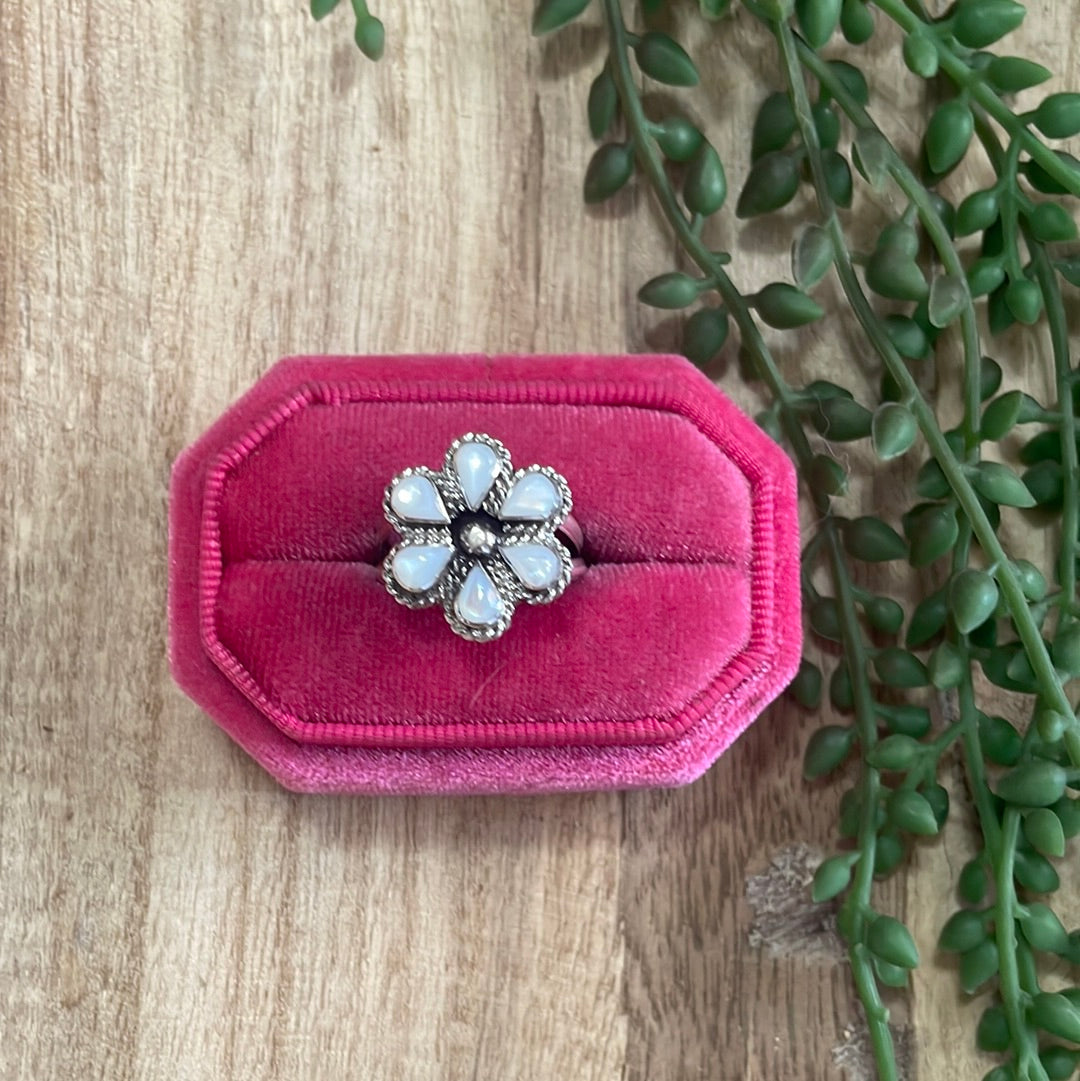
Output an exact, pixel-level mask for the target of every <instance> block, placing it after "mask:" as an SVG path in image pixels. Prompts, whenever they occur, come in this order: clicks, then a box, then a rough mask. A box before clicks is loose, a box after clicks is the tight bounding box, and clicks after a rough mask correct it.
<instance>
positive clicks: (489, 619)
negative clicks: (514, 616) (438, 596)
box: [454, 563, 504, 627]
mask: <svg viewBox="0 0 1080 1081" xmlns="http://www.w3.org/2000/svg"><path fill="white" fill-rule="evenodd" d="M454 611H455V612H456V613H457V617H458V619H460V620H461V621H462V623H468V624H469V626H470V627H490V626H491V625H492V624H494V623H498V622H499V620H500V619H501V618H502V615H503V611H504V606H503V599H502V597H501V596H500V595H499V591H498V589H497V588H496V586H495V583H494V582H493V581H492V580H491V576H490V575H489V574H488V572H487V571H486V570H484V568H483V567H482V566H481V565H480V564H479V563H477V564H476V566H474V567H473V569H472V570H471V571H469V573H468V576H467V577H466V578H465V581H464V582H463V583H462V586H461V589H459V590H458V595H457V597H455V598H454Z"/></svg>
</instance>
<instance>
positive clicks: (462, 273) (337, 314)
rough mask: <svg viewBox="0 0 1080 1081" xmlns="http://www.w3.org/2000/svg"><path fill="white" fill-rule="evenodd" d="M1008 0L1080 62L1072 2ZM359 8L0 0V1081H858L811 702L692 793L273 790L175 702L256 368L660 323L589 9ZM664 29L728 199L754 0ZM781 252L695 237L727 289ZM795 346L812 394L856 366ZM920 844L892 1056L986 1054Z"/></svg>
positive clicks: (588, 335) (953, 862) (939, 879)
mask: <svg viewBox="0 0 1080 1081" xmlns="http://www.w3.org/2000/svg"><path fill="white" fill-rule="evenodd" d="M1033 8H1034V12H1035V17H1034V22H1035V25H1034V26H1033V27H1032V28H1031V29H1030V30H1029V31H1027V33H1026V39H1025V41H1026V45H1027V48H1028V50H1029V52H1034V55H1036V56H1037V57H1038V58H1041V59H1044V60H1047V62H1048V63H1049V64H1050V65H1051V66H1052V67H1053V68H1054V69H1055V70H1059V69H1063V68H1064V69H1067V70H1071V71H1072V72H1073V73H1074V75H1075V74H1076V72H1077V64H1076V62H1075V57H1074V55H1073V52H1072V51H1070V52H1069V55H1068V56H1066V55H1064V49H1065V46H1064V45H1061V46H1060V48H1059V46H1058V45H1057V44H1055V43H1065V42H1070V41H1071V40H1072V33H1071V24H1070V19H1071V18H1072V14H1073V7H1072V5H1071V4H1070V3H1069V0H1046V2H1044V3H1040V4H1036V5H1033ZM380 13H381V14H382V15H383V17H384V18H385V21H386V23H387V26H388V49H387V56H386V58H385V60H384V61H383V62H382V63H381V64H379V65H371V64H369V63H368V62H366V61H364V60H363V58H362V57H360V56H359V54H358V53H357V52H356V50H355V49H354V48H353V46H352V44H351V41H350V26H349V18H348V15H347V14H346V12H344V11H342V12H341V13H339V14H338V15H337V16H335V17H334V18H332V19H330V20H328V21H327V23H326V24H324V25H323V26H321V27H316V26H314V25H312V24H311V23H310V21H309V19H308V18H307V16H306V13H305V11H304V5H303V4H302V3H300V0H252V2H250V3H243V4H241V3H232V2H230V3H221V2H219V0H186V2H183V3H178V4H150V3H138V2H136V0H75V2H73V3H70V4H28V3H9V4H4V5H3V6H2V7H0V42H2V59H0V101H2V108H3V113H2V117H0V305H2V306H0V336H2V337H0V341H2V365H0V497H2V505H3V509H2V513H0V558H2V566H3V575H4V578H3V583H4V594H5V599H4V601H3V602H2V608H0V633H2V640H0V641H2V644H0V706H2V725H3V727H2V733H3V738H2V744H0V761H2V766H0V771H2V772H0V913H2V916H0V1078H3V1079H4V1081H15V1079H26V1081H51V1079H68V1078H77V1079H80V1081H81V1079H84V1078H85V1079H90V1078H107V1079H129V1078H130V1079H140V1081H141V1079H147V1081H149V1079H158V1078H161V1079H166V1078H167V1079H169V1081H194V1079H200V1081H201V1079H206V1081H211V1079H214V1081H218V1079H223V1078H224V1079H231V1078H237V1079H240V1078H243V1079H251V1081H256V1079H299V1078H303V1079H309V1081H321V1079H331V1081H337V1079H344V1078H364V1079H365V1081H381V1079H394V1081H396V1079H402V1081H430V1079H434V1078H451V1079H455V1081H456V1079H459V1078H462V1079H464V1078H476V1079H480V1081H493V1079H500V1081H514V1079H522V1081H539V1079H546V1078H551V1079H560V1081H561V1079H564V1078H565V1079H570V1078H573V1079H575V1081H585V1079H614V1078H628V1079H635V1081H636V1079H645V1078H648V1079H650V1081H668V1079H671V1081H676V1079H678V1081H689V1079H696V1078H710V1079H727V1078H755V1079H756V1078H761V1079H765V1078H769V1079H772V1078H793V1079H795V1078H797V1079H803V1078H819V1077H829V1076H835V1075H836V1074H837V1071H838V1068H839V1067H838V1062H845V1063H847V1064H848V1065H849V1066H851V1068H852V1070H853V1071H854V1072H853V1076H861V1074H860V1072H859V1061H860V1060H859V1051H860V1046H861V1045H860V1037H859V1013H858V1009H857V1006H856V1004H855V1002H854V1000H853V998H852V995H851V993H850V991H849V987H848V981H847V975H846V972H845V970H844V968H843V966H842V965H839V964H837V956H838V953H837V949H836V943H835V941H834V940H833V939H832V937H831V934H830V932H829V930H828V927H829V918H828V913H827V912H821V911H817V910H813V909H810V908H809V907H808V906H807V903H806V900H805V896H806V891H805V882H806V877H807V874H808V868H810V867H812V865H813V861H814V859H815V858H817V856H818V855H819V854H820V850H821V848H822V846H825V845H827V844H828V843H829V838H830V837H831V835H832V829H833V823H834V811H835V803H836V797H837V791H836V789H835V788H824V789H820V790H819V789H813V788H808V787H807V786H805V785H804V784H803V783H802V782H801V781H800V780H799V779H798V764H799V757H800V752H801V747H802V745H803V743H804V741H805V737H806V733H807V732H808V731H809V730H810V728H811V727H813V726H814V725H816V724H817V723H820V719H819V718H806V717H804V716H802V715H800V714H799V713H797V712H796V711H793V710H792V709H791V708H790V707H788V706H784V705H780V706H777V707H776V708H774V709H772V710H770V711H769V713H768V714H767V715H766V716H765V717H764V718H763V719H762V720H761V721H760V722H759V723H758V724H757V725H756V726H755V727H754V728H753V729H752V730H751V731H750V732H749V733H748V734H747V735H746V736H745V737H744V738H743V739H742V740H741V741H740V742H739V743H738V744H737V746H736V747H735V748H733V750H732V751H731V752H730V753H729V754H728V755H727V756H726V757H725V758H724V759H723V760H722V761H721V762H720V763H719V764H718V765H717V766H716V768H714V769H713V770H712V771H711V772H710V773H709V774H708V776H707V777H706V778H705V779H704V780H702V781H701V782H699V783H697V784H695V785H693V786H691V787H689V788H687V789H685V790H682V791H674V792H638V793H633V794H625V795H619V794H599V795H582V796H574V797H562V798H540V799H467V800H440V799H414V800H403V799H399V800H364V799H329V798H302V797H296V796H291V795H289V794H287V793H285V792H283V791H281V790H279V789H278V788H277V787H276V786H275V784H274V783H273V782H272V781H270V780H269V779H268V777H267V776H266V775H265V774H264V773H263V772H262V771H261V770H260V769H259V768H258V767H257V766H256V765H255V764H254V763H253V762H252V761H250V760H249V759H248V758H247V757H246V756H245V755H244V754H243V753H242V752H240V751H239V750H238V749H237V748H236V747H234V746H233V745H232V744H231V743H230V741H229V740H228V739H227V738H226V737H225V736H224V735H223V734H222V733H221V732H220V731H219V730H218V729H217V728H216V727H215V726H214V725H213V724H212V723H211V722H210V721H209V720H208V718H207V717H206V716H205V715H203V714H202V713H201V712H200V710H199V709H198V708H196V707H195V706H194V705H193V704H192V703H191V702H189V701H188V700H187V699H186V698H185V697H184V696H183V695H182V694H180V693H179V691H177V689H176V688H175V687H174V686H173V685H172V683H171V681H170V678H169V675H168V671H167V667H166V661H165V646H164V640H165V630H164V588H165V585H164V583H165V509H166V484H167V477H168V470H169V466H170V463H171V461H172V460H173V458H174V457H175V455H176V454H177V453H178V451H179V450H180V449H181V448H182V447H183V446H185V445H186V444H187V443H188V442H190V441H191V440H192V439H193V438H194V437H195V436H196V435H198V434H199V432H201V431H202V430H203V428H204V427H205V426H206V425H207V424H209V423H210V421H212V420H213V419H214V417H215V416H217V415H218V413H220V412H221V410H222V409H223V408H224V407H225V406H226V405H227V404H228V403H229V402H230V401H231V400H232V399H233V398H234V397H235V396H236V395H238V394H239V393H240V392H241V391H242V390H243V389H245V388H246V387H247V386H249V385H250V384H251V383H252V382H253V381H254V380H255V379H256V378H258V376H259V375H261V374H262V373H263V372H264V371H265V370H266V369H267V367H268V366H269V365H270V364H271V363H272V362H273V361H274V360H275V359H276V358H277V357H279V356H281V355H284V354H288V353H290V352H300V351H310V352H368V351H370V352H380V351H408V350H416V351H422V350H430V351H443V350H447V351H452V350H491V351H511V350H521V351H530V350H537V351H541V350H543V351H560V350H568V351H589V350H600V351H612V352H616V351H625V350H627V349H630V350H645V349H649V348H665V347H668V346H670V345H671V344H672V343H673V341H674V337H673V335H674V326H675V324H674V322H673V321H672V320H670V319H667V320H665V319H662V318H660V319H658V318H655V317H654V316H653V315H650V314H649V313H646V312H643V311H642V310H641V309H639V308H638V307H637V305H636V304H635V303H634V301H633V295H634V292H635V290H636V288H637V286H638V285H639V284H640V283H641V281H643V280H644V279H645V278H646V277H649V276H651V275H652V274H654V273H658V272H660V271H663V270H666V269H669V268H670V264H671V244H670V242H669V240H668V239H667V237H666V235H665V233H664V231H663V229H662V228H661V227H660V226H659V224H658V222H657V220H656V216H655V214H654V213H653V212H652V211H651V210H650V208H649V205H648V203H647V200H645V199H644V198H642V197H640V196H638V195H635V194H633V193H630V192H628V193H625V194H624V195H623V196H620V198H619V199H617V200H616V201H615V202H614V203H613V204H612V205H611V206H609V207H605V208H603V209H600V210H593V211H586V210H585V209H584V208H583V207H582V205H581V203H580V194H579V193H580V184H581V176H582V171H583V168H584V164H585V162H586V160H587V159H588V156H589V153H590V145H589V140H588V133H587V130H586V126H585V121H584V115H583V114H584V108H583V104H584V100H585V96H586V92H587V88H588V84H589V82H590V80H591V78H592V76H593V74H594V73H595V71H596V69H597V68H598V66H599V64H600V60H601V54H600V48H601V36H600V33H599V30H598V23H597V22H596V21H595V19H596V17H597V16H596V13H594V14H593V16H592V17H591V20H592V21H588V22H587V25H586V26H584V27H582V28H578V29H574V30H571V31H569V32H568V33H567V34H565V35H563V36H562V37H560V38H559V39H558V40H557V41H555V42H553V43H548V44H545V45H540V44H538V43H536V42H535V41H533V40H532V39H530V37H529V35H528V32H527V29H528V17H529V5H528V3H527V0H517V2H515V3H512V4H508V5H502V4H496V3H491V4H467V3H436V2H434V0H423V2H418V3H413V4H409V5H405V4H396V3H390V2H387V3H386V5H385V9H384V10H382V11H381V12H380ZM692 40H695V41H697V42H698V48H697V49H696V51H697V54H698V56H699V57H700V58H701V60H702V62H703V64H704V65H705V66H707V67H708V69H709V71H710V73H711V74H710V76H709V78H708V80H707V85H706V86H705V87H703V88H702V89H701V90H699V91H697V92H695V94H694V96H693V98H692V99H691V100H692V101H693V103H694V107H695V108H696V109H697V110H698V114H699V115H700V116H701V117H702V118H704V119H705V120H707V122H708V125H709V129H710V132H711V133H712V135H713V138H714V141H716V142H717V143H718V145H720V146H721V147H722V149H723V153H724V157H725V159H726V160H727V162H728V163H729V168H730V172H731V184H732V188H733V189H734V190H737V189H738V187H739V185H740V183H741V179H742V176H743V175H744V171H745V168H746V160H747V131H748V127H749V118H750V116H751V115H752V113H751V110H752V108H753V106H754V105H755V104H756V102H757V101H759V100H760V98H761V97H762V96H763V94H764V93H765V91H766V90H767V89H772V85H771V83H770V84H765V83H763V82H762V79H761V72H762V71H765V70H769V71H775V70H776V68H775V60H774V58H773V54H772V53H771V51H770V47H769V45H768V43H767V42H766V41H765V39H764V38H763V37H762V36H761V35H760V34H759V33H757V32H756V30H754V28H753V27H752V26H751V25H750V24H749V20H748V19H746V18H745V16H740V17H739V19H738V20H737V23H736V25H735V26H734V27H728V28H726V29H725V31H724V32H723V34H722V35H720V37H719V39H718V40H716V41H715V42H713V43H707V42H706V41H705V40H704V39H703V37H702V35H701V34H695V35H694V36H693V38H692ZM892 41H893V44H895V39H892ZM1025 41H1021V42H1019V43H1018V47H1019V48H1020V51H1023V47H1024V45H1025ZM1069 49H1070V50H1071V49H1072V47H1071V45H1070V46H1069ZM893 51H895V50H893ZM1048 58H1049V59H1048ZM877 70H878V73H879V74H880V75H882V76H883V77H884V78H885V79H886V80H887V85H888V92H889V95H890V98H896V97H897V95H899V100H898V104H899V106H900V107H901V111H899V112H897V113H896V115H899V116H901V117H902V116H903V115H904V114H903V110H904V109H921V108H922V107H923V105H922V100H921V98H919V97H918V94H919V93H920V92H921V91H920V90H919V89H918V88H917V87H916V86H915V85H914V81H913V80H911V79H906V80H905V79H901V78H900V76H899V75H898V74H896V73H895V72H894V71H893V69H892V68H890V67H888V66H884V67H881V66H879V67H878V69H877ZM894 75H895V78H894ZM1078 81H1080V80H1078V79H1076V78H1075V77H1074V78H1072V79H1071V80H1068V79H1066V80H1061V81H1060V82H1058V83H1055V84H1053V85H1054V88H1055V89H1056V88H1064V87H1065V86H1067V85H1070V83H1076V82H1078ZM897 86H900V87H901V89H900V90H899V91H897V89H896V87H897ZM900 134H901V137H903V132H902V131H901V133H900ZM909 141H910V139H909ZM789 239H790V238H789V236H788V235H786V234H785V226H784V223H783V222H781V223H780V224H772V225H770V226H767V227H763V226H760V225H754V226H749V227H744V226H742V225H736V223H735V222H734V219H733V218H732V217H731V216H730V214H728V215H725V216H724V218H723V221H722V223H721V224H720V225H719V226H718V242H723V243H724V244H726V245H730V246H731V247H732V250H733V251H734V252H735V253H736V277H737V279H738V280H739V281H741V282H743V283H744V284H745V285H746V286H747V287H752V286H753V285H755V284H762V283H763V282H764V281H766V280H769V279H770V278H771V277H776V276H778V275H783V274H785V273H786V250H787V247H788V243H789ZM826 295H827V291H826ZM778 340H779V339H778ZM799 340H800V341H801V342H802V343H803V345H802V346H801V347H800V349H801V356H799V357H796V356H794V355H793V351H792V346H791V344H790V342H791V341H792V339H790V338H789V339H784V340H783V341H781V345H780V349H781V355H782V356H783V357H784V358H785V360H786V361H787V362H788V363H794V362H797V361H799V360H801V361H803V362H805V363H807V364H808V365H814V366H816V367H817V370H818V372H819V374H827V373H828V371H830V370H832V371H837V370H840V369H843V368H844V367H845V366H847V365H848V364H849V358H850V357H851V356H852V355H853V354H854V353H856V352H857V351H861V346H860V345H859V343H858V341H857V339H856V337H855V335H854V334H852V333H851V332H850V328H848V327H847V326H846V325H845V324H844V323H843V322H842V321H838V320H832V321H830V323H829V324H828V326H827V327H826V328H825V329H824V330H822V331H820V332H811V333H808V334H806V335H804V336H802V337H801V338H800V339H799ZM785 341H786V342H787V343H788V344H784V342H785ZM718 375H720V376H721V378H722V379H723V382H724V385H725V386H726V387H727V388H728V389H729V390H730V392H731V393H733V394H734V395H735V396H736V397H737V399H738V400H739V401H741V402H742V403H744V404H746V405H747V406H751V405H752V404H753V399H752V397H751V396H749V395H748V394H747V393H746V392H745V391H743V390H742V389H741V388H740V387H739V386H738V382H737V379H736V377H735V374H734V372H733V371H732V372H730V373H729V374H723V373H721V372H720V371H719V370H718ZM888 498H889V496H888V490H887V486H883V494H881V495H880V497H875V495H874V493H873V492H870V493H868V494H867V499H868V501H874V500H875V499H877V500H878V501H879V502H880V501H881V500H884V501H886V502H887V500H888ZM951 837H952V839H950V840H948V841H946V842H945V843H944V844H942V843H938V844H936V845H927V846H923V847H921V848H920V851H919V854H918V855H917V857H916V859H915V863H914V868H913V873H912V874H911V875H910V876H908V877H905V878H903V879H902V880H898V881H897V882H895V883H893V884H889V885H887V886H885V887H883V888H882V889H881V891H880V897H881V904H882V906H883V907H885V908H886V909H887V910H892V911H895V912H896V913H898V914H900V915H902V916H906V917H907V918H908V919H909V920H910V921H911V922H912V924H913V926H914V927H915V928H916V931H917V933H918V935H919V938H920V940H921V941H922V942H923V944H924V947H926V954H927V957H928V963H927V964H926V965H925V966H924V968H923V969H922V970H920V972H919V974H918V975H917V977H916V981H915V989H914V992H913V994H912V995H910V996H908V997H900V998H897V999H896V1000H895V1003H894V1013H895V1018H896V1020H897V1026H898V1032H899V1033H900V1035H901V1038H902V1043H903V1047H904V1049H905V1056H906V1059H907V1060H908V1061H909V1063H910V1072H909V1074H908V1076H909V1077H921V1078H937V1077H954V1076H955V1077H978V1076H981V1074H982V1072H983V1071H984V1070H985V1069H986V1068H987V1066H988V1064H989V1063H988V1062H985V1061H980V1060H979V1058H978V1056H976V1055H975V1053H974V1052H973V1051H971V1050H970V1047H971V1042H972V1035H971V1034H972V1026H973V1022H974V1018H975V1016H976V1012H977V1011H976V1007H974V1006H972V1005H970V1004H965V1003H963V1002H961V1001H960V998H959V995H958V992H957V991H956V983H955V978H954V974H953V973H952V972H951V971H950V970H949V969H948V966H947V965H945V964H944V963H942V962H941V960H940V958H938V959H934V957H933V951H932V949H931V948H930V945H931V943H932V941H933V938H934V935H935V934H936V927H937V926H938V925H939V924H940V922H941V919H942V918H943V916H944V915H945V914H946V913H947V912H948V910H949V906H950V903H951V902H950V899H949V897H948V890H947V888H946V886H945V883H947V882H949V881H950V880H951V876H952V875H953V874H954V873H955V868H956V866H957V862H958V860H959V859H960V858H961V853H962V850H963V846H964V841H963V839H962V838H961V837H959V836H958V835H957V834H956V832H955V831H954V833H953V834H951Z"/></svg>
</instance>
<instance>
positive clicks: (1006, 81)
mask: <svg viewBox="0 0 1080 1081" xmlns="http://www.w3.org/2000/svg"><path fill="white" fill-rule="evenodd" d="M1050 74H1051V73H1050V71H1049V70H1048V69H1047V68H1044V67H1043V66H1042V64H1036V63H1035V61H1034V60H1025V59H1023V57H1020V56H995V57H994V58H993V60H991V61H990V64H989V66H988V67H987V69H986V77H987V78H988V79H989V80H990V84H991V85H992V86H993V87H994V89H995V90H997V91H998V92H999V93H1002V94H1018V93H1019V92H1020V91H1021V90H1027V89H1029V88H1030V87H1032V86H1038V85H1039V83H1044V82H1046V80H1047V79H1049V78H1050Z"/></svg>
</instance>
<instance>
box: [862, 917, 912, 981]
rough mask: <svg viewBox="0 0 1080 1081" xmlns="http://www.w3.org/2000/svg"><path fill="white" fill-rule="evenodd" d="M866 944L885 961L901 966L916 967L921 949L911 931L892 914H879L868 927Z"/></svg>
mask: <svg viewBox="0 0 1080 1081" xmlns="http://www.w3.org/2000/svg"><path fill="white" fill-rule="evenodd" d="M866 945H867V946H868V947H869V949H870V952H871V953H872V954H874V955H875V956H876V957H880V958H881V959H882V960H883V961H888V962H889V964H891V965H897V966H899V967H900V968H915V967H916V966H917V965H918V963H919V951H918V948H917V947H916V946H915V940H914V939H913V938H912V937H911V932H910V931H909V930H908V929H907V928H906V927H905V926H904V925H903V924H902V923H901V922H900V921H899V920H897V919H894V918H893V917H892V916H878V917H877V918H876V919H875V920H874V921H873V922H872V923H871V924H870V926H869V927H868V928H867V931H866Z"/></svg>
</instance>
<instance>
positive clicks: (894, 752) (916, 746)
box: [866, 735, 925, 770]
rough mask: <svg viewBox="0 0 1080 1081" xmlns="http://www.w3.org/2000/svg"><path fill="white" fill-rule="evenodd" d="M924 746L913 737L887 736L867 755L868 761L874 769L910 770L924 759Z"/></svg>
mask: <svg viewBox="0 0 1080 1081" xmlns="http://www.w3.org/2000/svg"><path fill="white" fill-rule="evenodd" d="M924 752H925V749H924V747H923V745H922V744H921V743H920V742H919V741H918V740H916V739H912V738H911V736H900V735H893V736H886V737H885V738H884V739H882V740H879V741H878V742H877V743H875V744H874V746H873V747H871V748H870V750H869V751H867V753H866V761H867V763H868V764H869V765H871V766H873V767H874V769H884V770H909V769H911V767H912V766H914V765H915V763H916V762H918V761H919V759H920V758H922V756H923V754H924Z"/></svg>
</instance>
